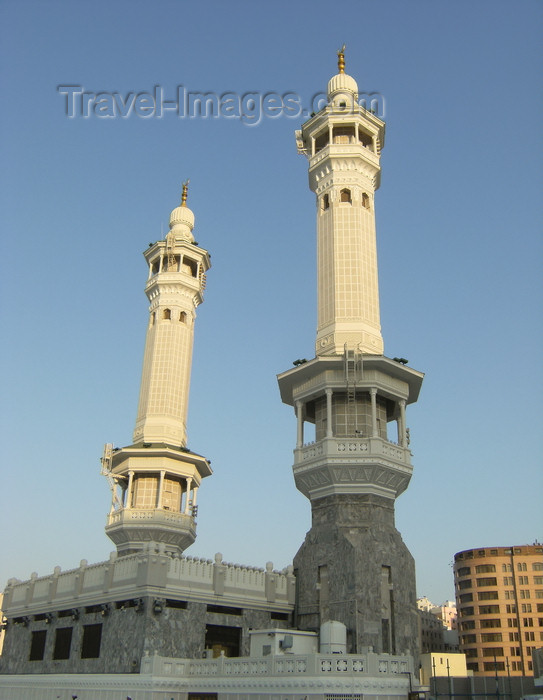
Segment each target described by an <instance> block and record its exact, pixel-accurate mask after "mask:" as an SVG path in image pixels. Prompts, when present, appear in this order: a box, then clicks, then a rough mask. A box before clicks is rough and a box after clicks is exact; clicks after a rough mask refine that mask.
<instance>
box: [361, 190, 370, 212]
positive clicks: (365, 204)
mask: <svg viewBox="0 0 543 700" xmlns="http://www.w3.org/2000/svg"><path fill="white" fill-rule="evenodd" d="M362 206H363V207H364V208H365V209H369V208H370V198H369V195H368V194H367V193H366V192H362Z"/></svg>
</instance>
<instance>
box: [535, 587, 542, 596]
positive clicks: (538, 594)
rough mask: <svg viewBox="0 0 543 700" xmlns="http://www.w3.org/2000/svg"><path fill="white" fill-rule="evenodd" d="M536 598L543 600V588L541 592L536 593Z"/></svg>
mask: <svg viewBox="0 0 543 700" xmlns="http://www.w3.org/2000/svg"><path fill="white" fill-rule="evenodd" d="M535 597H536V598H543V588H542V589H541V590H540V589H538V590H537V591H536V592H535Z"/></svg>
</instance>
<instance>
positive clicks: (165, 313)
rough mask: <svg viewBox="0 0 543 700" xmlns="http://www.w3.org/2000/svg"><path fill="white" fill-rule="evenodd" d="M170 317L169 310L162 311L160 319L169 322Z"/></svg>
mask: <svg viewBox="0 0 543 700" xmlns="http://www.w3.org/2000/svg"><path fill="white" fill-rule="evenodd" d="M171 317H172V312H171V309H164V312H163V314H162V318H163V319H164V320H166V321H169V320H170V319H171Z"/></svg>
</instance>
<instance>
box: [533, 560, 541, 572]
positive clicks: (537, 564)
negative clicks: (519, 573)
mask: <svg viewBox="0 0 543 700" xmlns="http://www.w3.org/2000/svg"><path fill="white" fill-rule="evenodd" d="M532 571H543V562H540V561H534V563H533V564H532Z"/></svg>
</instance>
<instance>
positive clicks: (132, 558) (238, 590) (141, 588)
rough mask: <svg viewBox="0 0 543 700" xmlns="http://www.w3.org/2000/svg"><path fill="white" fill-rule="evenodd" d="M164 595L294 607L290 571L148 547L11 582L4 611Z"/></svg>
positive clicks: (218, 556)
mask: <svg viewBox="0 0 543 700" xmlns="http://www.w3.org/2000/svg"><path fill="white" fill-rule="evenodd" d="M161 589H163V591H164V593H163V595H164V596H166V595H167V597H168V598H177V599H179V600H186V601H200V602H210V601H213V602H216V603H219V604H223V605H235V606H238V607H244V608H246V607H252V608H257V609H259V608H260V609H266V610H269V609H270V608H271V609H275V610H278V611H285V612H288V611H290V610H291V609H292V607H293V605H294V595H295V577H294V575H293V570H292V566H290V567H288V568H287V569H285V570H284V571H282V572H280V571H274V570H273V564H271V562H268V564H267V565H266V568H265V569H259V568H255V567H249V566H242V565H240V564H230V563H225V562H223V560H222V555H221V554H216V555H215V559H214V560H211V559H203V558H198V557H190V556H182V557H175V556H170V555H167V554H166V553H165V552H164V550H163V549H161V548H160V547H159V548H153V547H147V548H146V549H145V550H142V551H141V552H138V553H136V554H130V555H126V556H122V557H118V556H117V554H116V553H115V552H113V553H112V554H111V555H110V558H109V560H108V561H105V562H100V563H99V564H93V565H91V566H89V565H88V564H87V562H86V560H84V559H83V560H82V561H81V563H80V566H79V568H77V569H71V570H69V571H61V569H60V567H58V566H57V567H56V568H55V570H54V572H53V573H52V574H51V575H49V576H44V577H39V576H38V574H36V573H33V574H32V575H31V577H30V579H29V580H27V581H19V580H18V579H10V580H9V581H8V585H7V587H6V589H5V593H4V604H3V611H4V615H5V616H6V617H8V618H14V617H20V616H24V615H28V614H29V613H32V614H39V613H42V612H49V611H54V610H62V609H64V608H73V607H76V606H77V605H94V604H101V603H103V602H107V601H111V600H122V599H123V598H124V597H126V598H133V597H134V596H135V594H136V592H137V595H138V596H143V595H146V594H149V595H160V594H161Z"/></svg>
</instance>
